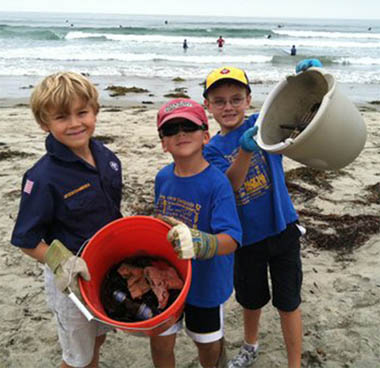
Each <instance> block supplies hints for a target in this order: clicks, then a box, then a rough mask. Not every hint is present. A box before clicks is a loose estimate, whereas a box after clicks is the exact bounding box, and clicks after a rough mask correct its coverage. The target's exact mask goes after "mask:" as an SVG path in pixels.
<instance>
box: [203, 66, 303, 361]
mask: <svg viewBox="0 0 380 368" xmlns="http://www.w3.org/2000/svg"><path fill="white" fill-rule="evenodd" d="M203 96H204V97H205V105H206V107H207V109H208V110H209V111H210V112H211V113H212V114H213V116H214V118H215V120H216V121H217V122H218V124H219V125H220V131H219V133H218V134H216V135H215V136H214V137H213V138H212V139H211V140H210V142H209V143H208V144H207V145H206V146H205V149H204V155H205V158H206V159H207V160H208V161H209V162H210V163H212V164H214V165H216V166H218V167H219V168H220V169H221V170H222V171H223V172H225V173H226V175H227V177H228V178H229V179H230V182H231V184H232V187H233V190H234V191H235V195H236V203H237V207H238V213H239V218H240V221H241V224H242V228H243V244H242V247H241V248H239V249H237V251H236V252H235V265H234V286H235V292H236V300H237V301H238V303H239V304H240V305H241V306H242V307H243V310H244V340H245V341H244V344H243V346H242V347H241V348H240V351H239V353H238V354H237V355H236V356H235V357H234V358H233V359H232V360H230V361H229V363H228V367H229V368H242V367H249V366H251V364H252V363H253V362H254V361H255V359H256V357H257V351H258V332H259V319H260V314H261V308H262V307H264V306H265V305H266V304H267V303H268V302H269V300H270V298H271V295H270V291H269V282H268V276H267V273H268V268H269V270H270V275H271V282H272V298H273V305H274V306H275V307H276V308H277V309H278V311H279V314H280V319H281V327H282V332H283V336H284V340H285V345H286V349H287V353H288V366H289V367H292V368H296V367H300V366H301V348H302V320H301V310H300V307H299V305H300V303H301V295H300V293H301V284H302V267H301V256H300V242H299V238H300V236H301V234H302V233H301V231H302V230H303V229H302V228H301V227H299V226H298V225H297V220H298V216H297V213H296V211H295V209H294V207H293V204H292V201H291V199H290V196H289V194H288V190H287V188H286V184H285V177H284V170H283V167H282V156H281V155H275V154H270V153H267V152H264V151H263V150H261V149H260V148H259V147H258V146H257V144H256V141H255V140H254V136H255V134H256V133H257V126H255V123H256V120H257V117H258V114H253V115H252V116H250V117H249V118H248V119H245V112H246V110H247V109H248V108H249V106H250V103H251V88H250V85H249V81H248V78H247V75H246V74H245V72H244V71H243V70H241V69H238V68H235V67H222V68H218V69H215V70H213V71H212V72H211V73H210V74H209V75H208V76H207V79H206V82H205V89H204V93H203Z"/></svg>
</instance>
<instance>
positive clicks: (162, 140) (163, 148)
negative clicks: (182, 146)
mask: <svg viewBox="0 0 380 368" xmlns="http://www.w3.org/2000/svg"><path fill="white" fill-rule="evenodd" d="M161 147H162V150H163V151H164V152H168V147H167V144H166V139H164V138H162V139H161Z"/></svg>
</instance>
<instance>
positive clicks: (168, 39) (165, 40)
mask: <svg viewBox="0 0 380 368" xmlns="http://www.w3.org/2000/svg"><path fill="white" fill-rule="evenodd" d="M65 38H66V39H67V40H76V39H96V38H99V39H106V40H110V41H122V42H129V43H135V44H155V45H157V44H162V45H166V46H167V45H168V44H169V45H170V44H181V43H182V41H183V36H164V35H129V34H113V33H90V32H83V31H71V32H69V33H68V34H67V35H66V37H65ZM186 38H187V41H188V43H189V45H191V46H194V45H206V44H216V39H215V38H214V37H209V36H207V37H186ZM290 44H296V46H297V47H320V48H323V49H324V48H326V47H330V48H378V47H379V43H378V42H356V41H345V40H344V41H342V40H320V39H308V38H305V39H296V40H290V41H289V40H288V39H275V38H271V39H268V38H266V37H262V38H251V39H246V38H230V39H226V44H225V47H226V48H228V47H230V46H239V47H257V46H260V47H269V48H273V47H289V45H290Z"/></svg>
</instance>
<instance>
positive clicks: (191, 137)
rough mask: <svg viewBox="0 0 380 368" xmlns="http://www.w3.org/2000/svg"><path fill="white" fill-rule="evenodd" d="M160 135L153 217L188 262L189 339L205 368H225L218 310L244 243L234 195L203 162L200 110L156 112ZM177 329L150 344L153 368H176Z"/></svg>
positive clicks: (185, 102)
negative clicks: (167, 157) (165, 157)
mask: <svg viewBox="0 0 380 368" xmlns="http://www.w3.org/2000/svg"><path fill="white" fill-rule="evenodd" d="M157 128H158V132H159V136H160V139H161V144H162V148H163V150H164V151H165V152H169V153H170V154H171V155H172V157H173V160H174V162H173V163H171V164H170V165H168V166H166V167H164V168H163V169H161V170H160V171H159V172H158V174H157V176H156V180H155V211H156V213H157V214H158V215H160V216H164V217H163V220H164V221H167V222H168V223H169V224H171V225H173V227H172V228H171V230H170V231H169V233H168V239H169V241H171V242H172V243H173V246H174V247H175V248H174V249H175V251H176V252H177V254H178V256H179V257H180V258H192V283H191V287H190V291H189V294H188V296H187V299H186V305H185V313H184V315H185V317H184V319H185V323H186V332H187V334H188V335H189V336H190V337H191V338H192V339H193V341H194V343H195V345H196V346H197V348H198V355H199V360H200V364H201V366H202V367H223V366H225V364H226V359H225V353H224V352H225V350H224V345H223V303H224V302H225V301H226V300H227V299H228V298H229V297H230V295H231V293H232V290H233V252H234V251H235V249H236V248H237V246H238V245H239V244H240V241H241V226H240V223H239V218H238V214H237V210H236V204H235V199H234V195H233V192H232V188H231V185H230V183H229V181H228V179H227V178H226V177H225V175H224V174H223V173H222V172H220V170H218V169H217V168H215V167H213V166H212V165H210V164H209V163H208V162H207V161H206V160H205V159H204V157H203V154H202V149H203V146H204V145H205V144H206V143H208V141H209V139H210V135H209V132H208V121H207V116H206V114H205V111H204V109H203V107H202V106H201V105H199V104H198V103H196V102H195V101H192V100H190V99H182V98H181V99H174V100H172V101H170V102H168V103H167V104H165V105H164V106H162V108H161V109H160V111H159V112H158V115H157ZM181 322H182V321H179V322H177V323H176V324H175V325H174V326H172V327H171V328H169V329H168V330H167V331H165V332H164V333H163V334H161V335H159V336H154V337H151V352H152V359H153V363H154V366H155V367H156V368H158V367H160V368H172V367H175V355H174V345H175V340H176V333H177V332H178V331H179V330H180V328H181Z"/></svg>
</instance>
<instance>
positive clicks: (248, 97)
mask: <svg viewBox="0 0 380 368" xmlns="http://www.w3.org/2000/svg"><path fill="white" fill-rule="evenodd" d="M251 101H252V95H251V94H250V93H249V94H248V95H247V105H248V107H250V106H251Z"/></svg>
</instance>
